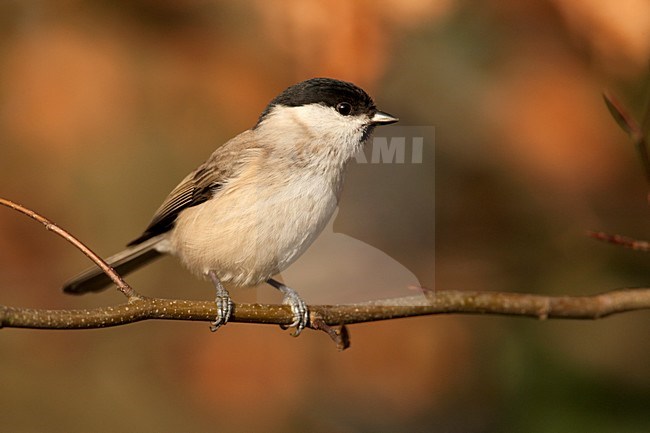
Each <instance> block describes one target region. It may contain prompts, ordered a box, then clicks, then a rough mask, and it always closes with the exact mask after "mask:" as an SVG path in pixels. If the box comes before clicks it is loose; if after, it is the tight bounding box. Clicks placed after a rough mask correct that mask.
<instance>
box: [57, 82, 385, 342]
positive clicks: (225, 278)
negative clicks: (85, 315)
mask: <svg viewBox="0 0 650 433" xmlns="http://www.w3.org/2000/svg"><path fill="white" fill-rule="evenodd" d="M397 121H398V119H397V118H396V117H394V116H392V115H390V114H388V113H386V112H383V111H380V110H379V109H377V107H376V106H375V103H374V102H373V100H372V98H371V97H370V96H369V95H368V93H366V92H365V91H364V90H363V89H361V88H360V87H358V86H356V85H355V84H352V83H350V82H346V81H341V80H337V79H333V78H311V79H308V80H305V81H302V82H299V83H297V84H294V85H292V86H290V87H288V88H286V89H285V90H284V91H282V92H281V93H280V94H279V95H278V96H276V97H275V98H274V99H273V100H271V102H270V103H269V104H268V105H267V106H266V108H265V109H264V110H263V111H262V113H261V114H260V116H259V118H258V119H257V123H256V124H255V125H254V126H253V127H252V128H251V129H248V130H246V131H244V132H242V133H240V134H239V135H237V136H235V137H234V138H232V139H230V140H229V141H227V142H226V143H224V144H223V145H221V146H219V147H218V148H217V149H216V150H215V151H214V152H213V153H212V154H211V155H210V157H208V159H207V160H206V161H205V162H204V163H202V164H201V165H199V166H198V168H196V169H195V170H194V171H192V172H191V173H189V174H188V175H187V176H186V177H185V178H184V179H183V180H182V181H181V182H180V183H179V184H178V186H176V188H174V189H173V190H172V191H171V193H169V195H168V196H167V198H166V199H165V200H164V201H163V203H162V205H161V206H160V207H159V208H158V210H157V211H156V212H155V213H154V215H153V218H152V220H151V222H150V223H149V225H148V226H147V227H146V228H145V230H144V232H143V233H142V234H141V235H140V236H139V237H137V238H136V239H134V240H133V241H131V242H130V243H129V244H127V247H126V249H125V250H123V251H121V252H119V253H117V254H115V255H113V256H111V257H109V258H108V259H106V262H107V263H108V264H109V265H110V266H112V267H113V268H114V269H115V270H116V271H117V272H118V273H119V274H120V275H122V276H124V275H126V274H128V273H130V272H132V271H134V270H136V269H138V268H140V267H142V266H144V265H146V264H148V263H149V262H151V261H153V260H155V259H157V258H159V257H161V256H163V255H166V254H169V255H172V256H175V257H176V258H177V259H178V260H180V262H181V263H182V264H183V265H184V266H185V267H186V268H187V269H188V270H189V271H190V272H192V273H193V274H195V275H197V276H199V277H201V278H204V279H209V280H211V281H212V283H213V285H214V287H215V290H216V300H215V302H216V306H217V316H216V318H215V320H214V321H213V322H212V323H211V328H210V329H211V330H213V331H216V330H217V329H219V327H221V326H222V325H225V324H226V323H227V322H228V320H229V318H230V316H231V314H232V310H233V308H234V304H233V301H232V299H231V298H230V295H229V293H228V291H227V290H226V289H225V287H224V284H226V283H227V284H230V285H232V286H234V287H245V286H255V285H258V284H261V283H263V282H266V283H268V284H269V285H271V286H273V287H275V288H276V289H278V290H279V291H280V292H281V293H282V295H283V303H284V304H288V305H289V306H290V307H291V312H292V320H293V322H292V323H291V324H290V325H289V326H288V327H293V328H295V331H294V332H293V334H292V335H294V336H297V335H299V334H300V333H301V332H302V330H303V329H304V328H305V327H306V326H308V324H309V308H308V306H307V305H306V303H305V302H304V301H303V300H302V298H301V297H300V296H299V294H298V293H297V292H296V291H295V290H294V289H292V288H290V287H288V286H286V285H284V284H283V283H281V282H279V281H277V280H276V279H274V278H273V277H274V276H275V275H277V274H279V273H280V272H282V271H283V270H284V269H286V268H287V267H288V266H289V265H291V264H292V263H293V262H294V261H295V260H296V259H297V258H298V257H300V255H301V254H302V253H303V252H304V251H305V250H306V249H307V248H308V247H309V246H310V245H311V244H312V242H313V241H314V240H315V239H316V237H317V236H318V235H319V234H320V232H321V231H322V230H323V228H324V227H325V226H326V225H327V223H328V221H329V220H330V218H331V217H332V215H333V213H334V211H335V210H336V208H337V206H338V201H339V198H340V195H341V190H342V187H343V182H344V178H345V172H346V168H347V166H348V165H349V162H350V161H351V160H352V159H353V158H354V156H355V155H356V154H357V153H358V152H359V151H360V150H361V149H362V148H363V146H364V144H365V143H366V142H368V140H369V138H370V137H371V134H372V132H373V130H374V129H375V127H376V126H379V125H388V124H391V123H395V122H397ZM110 283H111V280H110V279H109V278H108V276H107V275H106V274H104V273H103V272H102V271H101V269H99V268H98V267H93V268H89V269H87V270H85V271H83V272H82V273H80V274H78V275H76V276H75V277H73V278H71V279H70V280H69V281H67V282H66V283H65V284H64V286H63V291H64V292H65V293H68V294H83V293H87V292H98V291H101V290H103V289H105V288H106V287H108V286H110Z"/></svg>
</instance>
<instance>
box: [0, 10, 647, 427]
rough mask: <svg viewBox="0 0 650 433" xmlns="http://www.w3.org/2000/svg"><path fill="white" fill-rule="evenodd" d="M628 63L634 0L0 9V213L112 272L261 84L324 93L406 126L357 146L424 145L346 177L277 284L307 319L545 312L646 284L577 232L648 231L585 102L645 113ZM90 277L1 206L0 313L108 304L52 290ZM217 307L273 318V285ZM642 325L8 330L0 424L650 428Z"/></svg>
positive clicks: (640, 187)
mask: <svg viewBox="0 0 650 433" xmlns="http://www.w3.org/2000/svg"><path fill="white" fill-rule="evenodd" d="M649 57H650V3H648V1H647V0H621V1H618V2H608V1H606V0H598V1H593V0H592V1H586V0H533V1H528V2H518V1H501V0H499V1H496V0H489V1H484V2H480V3H477V2H462V1H458V0H410V1H406V2H404V1H397V0H375V1H356V2H350V1H345V0H335V1H332V0H330V1H325V0H314V1H298V0H291V1H259V0H258V1H255V0H247V1H240V2H225V1H207V0H204V1H201V0H184V1H180V0H179V1H172V0H167V1H159V0H158V1H153V0H134V1H111V2H109V1H93V2H90V1H83V0H66V1H58V2H48V1H26V2H25V1H13V0H5V1H3V2H1V3H0V181H1V183H0V196H2V197H6V198H10V199H13V200H15V201H18V202H20V203H22V204H24V205H27V206H28V207H31V208H33V209H34V210H36V211H38V212H41V213H42V214H44V215H45V216H47V217H49V218H51V219H52V220H54V221H55V222H57V223H59V224H60V225H61V226H63V227H64V228H66V229H68V230H70V231H71V232H72V233H74V234H75V235H76V236H78V237H79V238H80V239H81V240H83V241H84V242H86V243H87V244H88V245H89V246H90V247H91V248H93V249H94V250H95V251H96V252H98V253H99V254H101V255H105V256H107V255H109V254H112V253H114V252H116V251H118V250H119V249H120V248H122V246H123V245H124V244H126V243H127V242H128V241H130V240H132V239H133V238H134V237H136V236H137V235H139V234H140V232H141V231H142V230H143V228H144V227H145V226H146V225H147V224H148V222H149V219H150V217H151V215H152V213H153V211H154V210H155V209H156V208H157V207H158V205H159V204H160V202H161V201H162V200H163V199H164V197H165V196H166V194H167V193H168V192H169V191H170V190H171V188H173V187H174V186H175V185H176V184H177V182H178V181H179V180H180V179H181V178H182V177H183V176H185V174H186V173H188V172H189V171H190V170H192V169H194V168H195V167H196V166H197V165H198V164H199V163H200V162H202V161H203V160H204V159H205V158H206V157H207V156H208V155H209V154H210V153H211V152H212V150H213V149H214V148H215V147H216V146H217V145H218V144H220V143H223V142H224V141H225V140H227V139H228V138H230V137H232V136H234V135H236V134H237V133H239V132H241V131H242V130H244V129H247V128H249V127H251V126H252V125H254V123H255V121H256V119H257V116H258V115H259V113H260V112H261V111H262V110H263V109H264V107H265V105H266V104H267V103H268V101H269V100H270V99H272V98H273V97H274V96H275V95H276V94H277V93H279V92H280V91H281V90H282V89H284V88H285V87H287V86H288V85H290V84H293V83H295V82H297V81H301V80H303V79H306V78H310V77H313V76H331V77H335V78H339V79H344V80H348V81H353V82H355V83H356V84H358V85H360V86H361V87H363V88H364V89H366V90H367V91H368V92H369V93H370V94H371V95H373V97H374V99H375V101H376V102H377V104H378V106H379V107H380V108H382V109H383V110H385V111H388V112H389V113H391V114H394V115H396V116H398V117H400V119H401V121H400V123H399V124H398V125H397V126H395V127H388V128H384V129H382V130H379V131H377V133H378V134H385V135H387V136H405V137H407V143H408V142H409V138H408V137H412V136H422V137H424V140H423V143H424V149H423V162H422V163H421V164H412V163H408V157H407V163H405V164H352V166H351V167H350V172H349V176H348V179H347V184H346V188H345V190H344V194H343V197H342V201H341V207H340V210H339V212H338V214H337V216H336V219H335V220H334V222H333V227H331V228H328V229H327V230H326V231H327V232H328V234H329V235H331V236H334V238H335V241H336V242H335V243H334V244H327V245H324V246H323V245H321V246H318V245H315V246H314V251H310V252H309V254H310V256H309V257H307V256H306V257H305V260H304V261H298V262H296V263H295V264H294V265H293V266H292V268H291V269H290V271H291V272H296V274H295V276H293V277H292V278H291V279H287V281H289V283H290V284H291V285H293V286H294V287H295V288H297V289H298V290H299V291H300V292H301V293H302V294H303V296H304V297H305V298H306V299H307V300H308V301H312V302H316V301H318V302H332V303H342V302H350V301H351V300H358V299H368V298H372V297H373V296H376V297H382V296H385V295H386V296H388V295H392V293H391V294H388V293H387V292H386V293H384V292H383V290H384V289H385V287H384V288H382V289H381V290H379V292H377V293H375V292H374V291H373V288H375V287H377V285H378V284H380V282H382V281H383V282H389V283H390V284H385V285H384V286H386V287H388V286H391V285H393V287H396V286H400V287H399V290H401V291H404V290H408V289H406V285H407V284H408V283H407V282H406V281H407V280H408V281H413V282H415V284H417V283H418V282H419V284H421V285H423V286H427V287H431V288H437V289H471V290H500V291H520V292H529V293H538V294H549V295H551V294H575V295H581V294H592V293H597V292H601V291H606V290H610V289H614V288H620V287H630V286H631V287H635V286H639V287H640V286H646V285H647V284H648V281H649V280H650V275H649V273H648V262H649V261H650V256H648V255H647V254H643V253H640V252H635V251H630V250H625V249H623V248H619V247H614V246H611V245H606V244H602V243H598V242H596V241H594V240H591V239H589V238H588V237H587V236H586V235H585V233H586V231H587V230H603V231H607V232H610V233H618V234H623V235H628V236H632V237H637V238H642V239H643V238H645V239H647V238H650V226H649V225H648V205H647V202H646V193H647V190H648V186H647V185H646V183H645V180H644V178H643V175H642V171H641V168H640V164H639V161H638V160H637V159H636V156H635V152H634V149H633V147H632V146H631V145H630V144H629V141H628V140H627V137H626V136H625V134H624V133H623V132H621V131H620V130H619V128H618V127H617V126H616V124H615V122H614V121H613V120H612V119H611V116H610V115H609V114H608V112H607V110H606V108H605V105H604V104H603V101H602V96H601V94H602V92H603V90H610V91H612V92H613V93H614V94H616V95H618V96H619V97H620V98H621V99H622V100H623V101H625V102H626V104H628V105H629V107H630V109H631V110H632V111H633V112H634V113H641V111H642V107H643V101H644V95H645V94H646V90H647V89H648V84H649V80H648V60H649ZM400 128H401V129H400ZM407 155H408V154H407ZM337 239H338V240H337ZM332 245H334V247H333V248H332ZM358 249H361V250H363V251H364V254H360V253H358V251H359V250H358ZM88 265H89V262H88V261H87V260H86V259H85V258H84V257H83V256H82V255H81V254H80V253H79V252H78V251H76V250H74V249H73V248H72V247H70V246H68V245H67V244H66V243H65V242H64V241H62V240H60V239H58V238H56V237H55V236H54V235H52V234H51V233H48V232H46V231H45V230H43V228H42V227H40V226H39V225H37V224H36V223H34V222H33V221H30V220H28V219H27V218H25V217H23V216H20V215H19V214H17V213H14V212H11V211H9V210H7V209H0V288H1V290H0V303H1V304H5V305H12V306H22V307H41V308H86V307H93V306H100V305H111V304H115V303H118V302H122V298H121V296H120V295H118V294H117V293H114V292H115V291H114V290H109V291H107V292H105V293H102V294H99V295H92V296H85V297H80V298H76V297H67V296H64V295H63V294H62V293H61V292H60V286H61V284H62V283H63V282H64V281H65V280H66V279H67V278H68V277H70V276H71V275H73V274H75V273H76V272H78V271H79V270H81V269H82V268H85V267H86V266H88ZM434 270H435V272H434ZM394 276H395V278H396V279H395V280H392V279H391V278H393V277H394ZM128 280H129V281H130V282H131V283H132V284H133V285H134V286H135V287H136V288H137V289H138V290H139V291H140V292H142V293H144V294H147V295H151V296H160V297H176V298H190V299H210V298H212V296H213V293H212V289H211V288H210V285H209V284H207V283H205V282H202V281H198V280H196V279H195V278H193V277H192V276H191V275H190V274H189V273H187V272H186V271H184V270H183V269H182V268H181V267H180V266H179V265H178V264H177V263H176V261H174V260H173V259H163V260H162V261H160V262H158V263H156V264H155V265H152V266H150V267H148V268H147V269H145V270H142V271H140V272H138V273H137V274H135V275H133V277H131V278H129V279H128ZM294 281H295V283H294ZM393 281H400V283H393ZM401 281H405V282H404V284H402V283H401ZM382 287H383V286H382ZM386 290H388V289H386ZM233 297H234V299H235V301H255V300H264V301H269V302H278V301H279V300H280V297H279V296H278V295H276V294H275V293H274V292H273V290H272V289H270V288H268V287H261V288H259V289H257V290H256V289H244V290H241V291H238V292H236V293H233ZM649 326H650V316H649V315H648V314H647V313H643V312H639V313H630V314H624V315H620V316H615V317H611V318H608V319H604V320H601V321H584V322H578V321H559V320H549V321H544V322H542V321H535V320H530V319H520V318H505V317H490V316H481V317H477V316H471V317H470V316H459V315H454V316H439V317H422V318H413V319H404V320H394V321H388V322H381V323H370V324H363V325H355V326H351V327H350V331H351V334H352V347H351V349H349V350H347V351H345V352H342V353H339V352H337V351H336V349H335V347H334V345H333V344H332V342H331V341H329V339H328V337H327V336H326V335H325V334H324V333H317V332H313V331H305V332H304V333H303V335H302V336H301V337H300V338H298V339H293V338H291V337H289V335H288V333H287V332H285V331H282V330H280V329H279V328H278V327H275V326H262V325H242V324H231V325H229V326H227V327H225V328H223V329H221V330H220V331H219V332H217V333H216V334H212V333H210V332H209V331H208V324H207V323H189V322H160V321H157V322H153V321H152V322H143V323H138V324H133V325H128V326H123V327H118V328H112V329H104V330H87V331H38V330H21V329H5V330H3V331H2V332H1V333H0V341H1V342H2V344H0V389H2V390H3V392H2V393H0V423H1V424H2V426H3V427H2V428H3V430H6V431H12V432H40V431H49V432H86V431H93V432H114V431H156V432H177V431H189V432H211V431H220V432H305V431H308V432H342V433H348V432H398V431H400V432H405V431H409V432H410V431H413V432H425V431H440V432H558V431H563V432H565V431H592V432H617V433H620V432H641V431H650V413H649V412H648V408H649V407H650V369H649V368H648V365H650V339H648V338H647V332H648V329H649V328H648V327H649Z"/></svg>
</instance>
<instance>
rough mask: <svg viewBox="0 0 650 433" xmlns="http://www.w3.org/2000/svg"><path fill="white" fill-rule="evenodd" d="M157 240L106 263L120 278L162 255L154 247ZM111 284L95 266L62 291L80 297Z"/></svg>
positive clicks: (138, 246)
mask: <svg viewBox="0 0 650 433" xmlns="http://www.w3.org/2000/svg"><path fill="white" fill-rule="evenodd" d="M158 242H159V239H155V238H154V239H151V240H150V241H149V242H143V243H141V244H139V245H134V246H132V247H130V248H127V249H126V250H124V251H122V252H119V253H117V254H115V255H114V256H111V257H109V258H108V259H106V262H107V263H108V264H109V265H111V266H112V267H113V269H115V270H116V271H117V273H118V274H120V275H121V276H125V275H126V274H128V273H130V272H132V271H134V270H136V269H138V268H139V267H141V266H144V265H146V264H147V263H149V262H151V261H153V260H155V259H157V258H158V257H160V256H162V255H163V253H161V252H158V251H157V250H156V249H155V248H154V247H155V245H156V244H157V243H158ZM110 284H111V279H110V278H109V277H108V275H106V274H105V273H104V272H103V271H102V270H101V269H99V268H98V267H97V266H94V267H92V268H88V269H86V270H85V271H83V272H82V273H80V274H79V275H76V276H75V277H73V278H71V279H70V280H68V281H67V282H66V283H65V284H64V285H63V291H64V292H65V293H68V294H71V295H81V294H84V293H88V292H100V291H102V290H104V289H106V288H107V287H108V286H110Z"/></svg>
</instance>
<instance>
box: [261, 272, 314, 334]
mask: <svg viewBox="0 0 650 433" xmlns="http://www.w3.org/2000/svg"><path fill="white" fill-rule="evenodd" d="M268 283H269V284H270V285H272V286H273V287H275V288H276V289H278V290H279V291H280V292H282V294H283V295H284V298H283V299H282V303H283V304H285V305H289V306H290V307H291V312H292V313H293V322H292V323H291V324H290V325H280V326H281V327H282V329H288V328H296V330H295V331H294V332H293V333H292V334H291V335H292V336H294V337H297V336H299V335H300V333H301V332H302V330H303V329H305V328H306V327H307V325H309V308H308V307H307V304H306V303H305V301H303V300H302V298H301V297H300V295H298V293H297V292H296V291H295V290H293V289H292V288H291V287H287V286H285V285H284V284H282V283H280V282H279V281H276V280H274V279H269V280H268Z"/></svg>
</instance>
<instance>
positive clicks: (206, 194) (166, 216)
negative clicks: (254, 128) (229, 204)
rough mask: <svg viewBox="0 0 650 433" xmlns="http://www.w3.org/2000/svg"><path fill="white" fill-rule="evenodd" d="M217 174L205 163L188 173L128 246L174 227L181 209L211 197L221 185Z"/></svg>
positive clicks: (221, 181)
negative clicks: (138, 235)
mask: <svg viewBox="0 0 650 433" xmlns="http://www.w3.org/2000/svg"><path fill="white" fill-rule="evenodd" d="M219 174H222V173H219V172H218V171H217V170H215V169H211V168H209V167H207V164H203V165H202V166H200V167H199V168H198V169H197V170H195V171H194V172H192V173H190V174H189V175H188V176H187V177H186V178H185V179H183V181H182V182H181V183H180V184H178V186H177V187H176V188H174V190H173V191H172V192H171V193H170V194H169V196H167V198H166V199H165V201H164V202H163V204H162V205H161V206H160V208H159V209H158V210H157V211H156V213H155V214H154V216H153V219H152V220H151V222H150V223H149V225H148V226H147V228H146V229H145V230H144V233H142V235H141V236H140V237H138V238H137V239H134V240H133V241H131V242H130V243H129V244H128V246H131V245H137V244H139V243H142V242H144V241H146V240H147V239H150V238H152V237H154V236H158V235H159V234H162V233H165V232H167V231H169V230H170V229H171V228H172V227H174V222H175V221H176V218H177V217H178V215H179V214H180V213H181V211H182V210H183V209H186V208H188V207H192V206H196V205H199V204H201V203H203V202H205V201H206V200H208V199H209V198H211V197H212V196H213V195H214V193H215V192H216V191H218V190H219V188H221V186H222V185H223V179H219V176H218V175H219Z"/></svg>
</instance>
